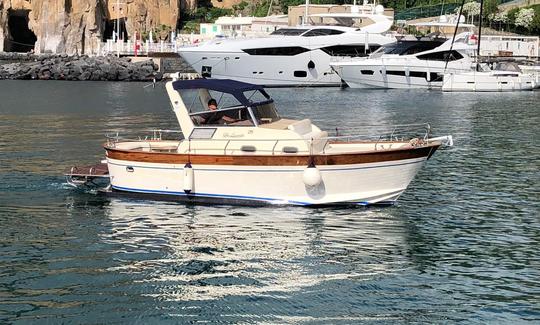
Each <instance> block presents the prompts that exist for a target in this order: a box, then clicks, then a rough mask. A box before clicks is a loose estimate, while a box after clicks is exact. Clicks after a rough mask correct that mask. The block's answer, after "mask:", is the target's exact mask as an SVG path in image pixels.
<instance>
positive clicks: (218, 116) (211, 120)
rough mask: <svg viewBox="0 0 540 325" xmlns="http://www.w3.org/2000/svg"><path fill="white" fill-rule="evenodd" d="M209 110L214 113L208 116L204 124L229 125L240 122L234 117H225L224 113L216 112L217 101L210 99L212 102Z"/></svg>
mask: <svg viewBox="0 0 540 325" xmlns="http://www.w3.org/2000/svg"><path fill="white" fill-rule="evenodd" d="M208 110H209V111H212V112H214V113H212V115H210V116H208V117H207V118H206V119H205V121H204V122H203V124H227V123H234V122H236V121H238V120H236V119H234V118H232V117H229V116H227V115H225V114H224V113H223V112H216V110H217V101H216V100H215V99H213V98H210V100H209V101H208Z"/></svg>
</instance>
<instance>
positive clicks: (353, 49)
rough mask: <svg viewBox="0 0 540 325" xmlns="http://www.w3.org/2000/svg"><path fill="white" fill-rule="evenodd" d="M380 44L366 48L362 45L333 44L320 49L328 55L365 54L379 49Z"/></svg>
mask: <svg viewBox="0 0 540 325" xmlns="http://www.w3.org/2000/svg"><path fill="white" fill-rule="evenodd" d="M379 47H380V45H376V44H373V45H371V44H370V45H369V48H368V49H367V50H366V49H365V46H364V45H334V46H327V47H322V48H321V50H323V51H324V52H326V54H328V55H330V56H366V55H368V54H370V53H372V52H375V51H376V50H377V49H379Z"/></svg>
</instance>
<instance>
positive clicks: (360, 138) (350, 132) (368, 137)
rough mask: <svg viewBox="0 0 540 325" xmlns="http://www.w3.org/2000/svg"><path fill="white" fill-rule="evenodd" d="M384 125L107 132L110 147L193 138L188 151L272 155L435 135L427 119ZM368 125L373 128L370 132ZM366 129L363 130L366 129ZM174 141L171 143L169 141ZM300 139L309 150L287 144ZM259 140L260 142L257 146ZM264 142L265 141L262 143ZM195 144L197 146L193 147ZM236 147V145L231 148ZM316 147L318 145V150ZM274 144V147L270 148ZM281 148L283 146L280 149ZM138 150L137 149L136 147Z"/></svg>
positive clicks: (154, 146)
mask: <svg viewBox="0 0 540 325" xmlns="http://www.w3.org/2000/svg"><path fill="white" fill-rule="evenodd" d="M383 128H384V127H381V126H363V127H356V128H335V129H334V130H335V135H333V136H326V137H305V138H303V139H302V138H295V139H212V138H210V139H194V138H191V139H186V138H185V137H184V135H183V133H182V132H181V131H177V130H163V129H156V130H149V131H148V134H147V135H145V136H135V137H129V136H121V135H120V134H119V133H113V134H107V135H106V139H107V141H106V146H107V147H108V148H117V147H118V144H120V143H124V144H125V143H128V142H132V143H135V144H136V143H141V145H140V146H134V148H144V149H146V150H149V151H152V150H159V151H163V150H164V148H165V147H164V144H169V147H170V148H169V147H167V148H169V149H170V150H172V148H173V147H174V149H175V150H173V152H174V151H177V149H179V148H180V145H181V144H182V143H184V142H185V141H189V143H190V145H189V146H188V151H187V152H188V153H189V152H191V151H197V152H203V151H208V152H210V151H212V152H215V151H223V154H227V152H231V151H232V150H238V151H242V152H258V153H267V154H271V155H275V154H287V153H290V154H293V153H294V154H313V153H321V152H322V153H323V154H324V153H325V152H326V151H327V150H328V147H329V146H330V145H332V144H347V143H351V144H352V143H356V144H366V145H373V150H378V148H380V145H383V144H385V143H388V142H409V143H411V144H412V145H421V144H424V143H427V142H428V141H429V138H430V135H431V127H430V125H429V124H427V123H423V124H403V125H394V126H393V127H392V128H390V129H388V128H384V129H385V130H384V131H381V129H383ZM366 129H369V130H371V131H370V132H366ZM362 131H363V132H362ZM165 141H167V142H171V143H165ZM209 141H210V142H215V143H216V144H218V145H216V146H212V147H207V148H201V147H200V146H196V145H195V144H196V143H197V142H199V143H200V142H205V143H208V142H209ZM299 141H305V142H306V147H305V148H307V150H301V149H300V148H298V147H295V146H292V145H291V146H290V147H287V143H291V144H292V143H298V142H299ZM238 143H242V145H241V146H235V144H238ZM255 143H258V144H259V146H257V147H255V145H253V144H255ZM261 143H264V144H265V145H263V146H260V144H261ZM192 147H194V149H191V148H192ZM231 147H233V148H234V149H231ZM315 147H316V148H318V149H317V150H315ZM268 148H270V149H268ZM277 148H279V149H280V150H277ZM132 150H135V149H132Z"/></svg>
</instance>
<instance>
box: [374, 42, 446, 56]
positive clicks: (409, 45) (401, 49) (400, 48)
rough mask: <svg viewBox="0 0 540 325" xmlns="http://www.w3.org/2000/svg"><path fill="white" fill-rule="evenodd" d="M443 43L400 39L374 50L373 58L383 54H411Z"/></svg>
mask: <svg viewBox="0 0 540 325" xmlns="http://www.w3.org/2000/svg"><path fill="white" fill-rule="evenodd" d="M441 44H442V41H399V42H396V43H391V44H387V45H383V46H382V47H381V48H380V49H378V50H377V51H375V52H373V54H372V55H371V58H378V57H380V56H382V55H383V54H397V55H409V54H416V53H420V52H424V51H428V50H432V49H434V48H436V47H438V46H440V45H441Z"/></svg>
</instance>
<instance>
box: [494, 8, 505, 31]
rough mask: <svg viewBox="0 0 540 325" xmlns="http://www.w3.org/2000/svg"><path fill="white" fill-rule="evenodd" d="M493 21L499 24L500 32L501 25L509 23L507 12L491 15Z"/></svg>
mask: <svg viewBox="0 0 540 325" xmlns="http://www.w3.org/2000/svg"><path fill="white" fill-rule="evenodd" d="M491 20H492V21H494V22H496V23H499V30H500V29H501V25H502V24H504V23H507V22H508V14H507V12H506V11H502V12H497V13H494V14H491Z"/></svg>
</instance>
